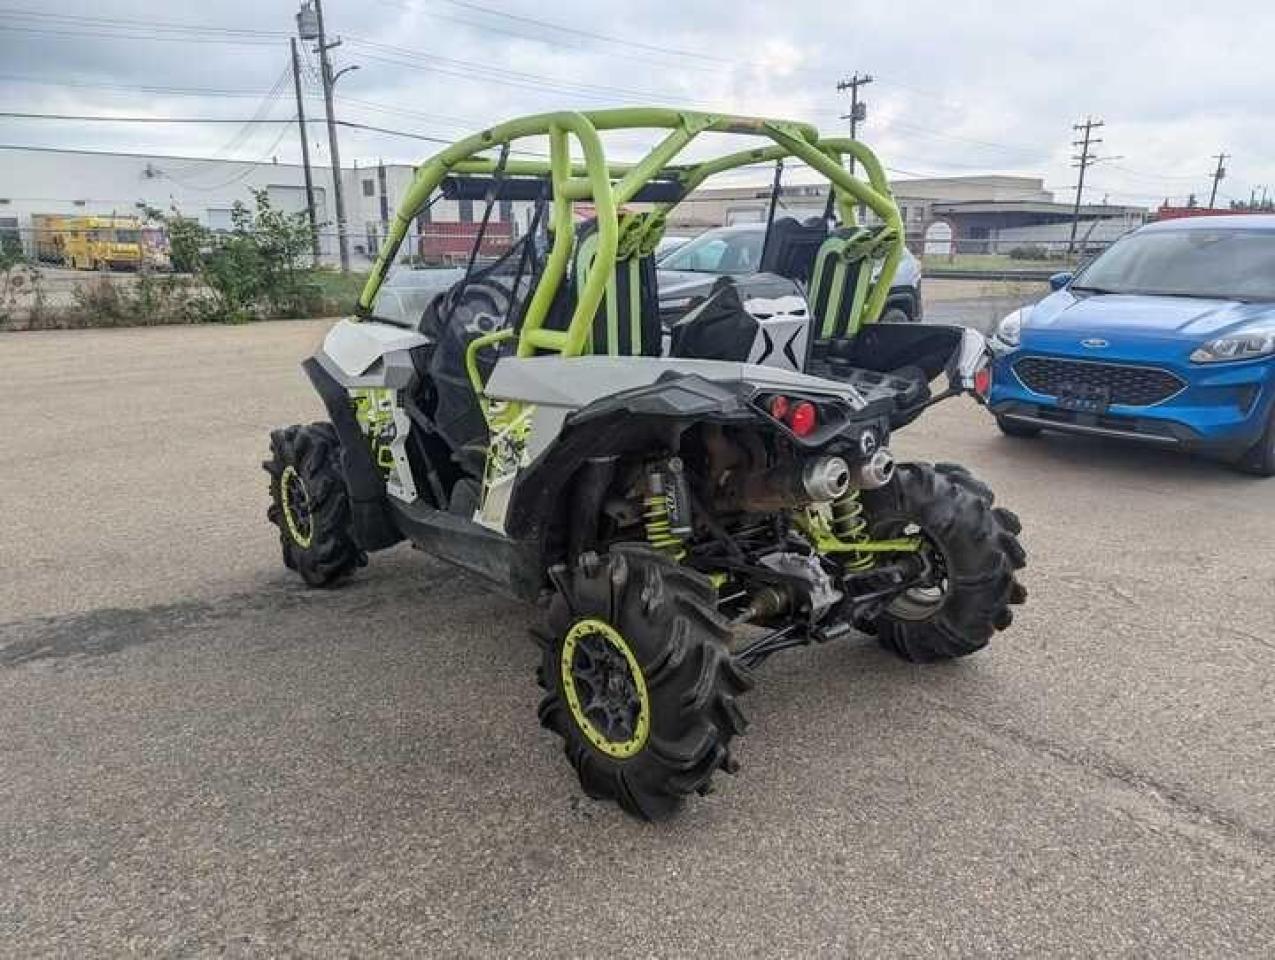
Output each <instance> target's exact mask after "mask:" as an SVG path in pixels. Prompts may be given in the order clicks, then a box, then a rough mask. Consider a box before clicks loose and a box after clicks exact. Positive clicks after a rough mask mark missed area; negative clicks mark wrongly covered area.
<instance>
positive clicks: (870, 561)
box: [832, 490, 876, 573]
mask: <svg viewBox="0 0 1275 960" xmlns="http://www.w3.org/2000/svg"><path fill="white" fill-rule="evenodd" d="M832 532H833V533H834V534H836V537H837V539H838V540H840V541H841V542H842V543H847V544H854V543H863V542H865V541H867V540H870V539H871V537H869V536H868V521H867V518H866V517H864V515H863V500H861V499H860V497H859V491H858V490H851V491H850V492H849V493H847V494H845V495H844V496H842V497H840V498H839V499H837V500H834V501H833V502H832ZM875 564H876V558H875V557H874V556H873V555H872V554H870V553H850V554H847V555H846V559H845V568H846V570H847V571H849V572H851V573H862V572H863V571H865V570H871V569H872V567H873V566H875Z"/></svg>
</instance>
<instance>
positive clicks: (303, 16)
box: [297, 0, 354, 273]
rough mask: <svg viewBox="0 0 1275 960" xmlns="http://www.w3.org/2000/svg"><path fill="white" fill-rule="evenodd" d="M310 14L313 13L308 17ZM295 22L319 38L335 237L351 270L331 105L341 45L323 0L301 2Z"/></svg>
mask: <svg viewBox="0 0 1275 960" xmlns="http://www.w3.org/2000/svg"><path fill="white" fill-rule="evenodd" d="M311 14H313V17H312V18H311V16H310V15H311ZM297 26H298V27H299V28H300V32H301V39H302V40H316V41H318V51H319V72H320V73H321V74H322V79H323V104H324V106H325V107H326V109H327V114H328V144H329V149H330V150H331V153H332V198H333V200H334V201H335V202H336V240H337V247H338V249H339V250H340V254H341V272H342V273H349V272H350V241H349V238H348V237H347V236H346V233H345V228H346V223H345V191H344V189H343V188H342V186H341V150H340V147H339V146H338V145H337V139H336V112H335V109H334V107H333V105H332V89H333V87H335V86H336V81H337V77H339V76H340V75H341V74H342V73H345V71H346V70H352V69H354V68H353V67H346V68H345V70H341V71H340V72H339V73H336V74H334V73H333V72H332V61H331V60H330V59H329V58H328V51H329V50H330V49H332V48H333V47H339V46H340V45H341V41H340V40H334V41H333V42H332V43H328V38H327V32H326V31H325V30H324V27H323V0H306V2H304V3H302V4H301V12H300V13H298V14H297Z"/></svg>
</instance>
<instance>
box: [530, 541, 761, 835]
mask: <svg viewBox="0 0 1275 960" xmlns="http://www.w3.org/2000/svg"><path fill="white" fill-rule="evenodd" d="M553 576H554V580H555V583H556V585H557V587H558V591H557V594H556V595H555V596H554V598H553V601H552V604H551V606H550V610H549V631H548V636H546V637H544V638H543V640H544V655H543V659H542V662H541V665H540V668H539V671H538V674H537V679H538V680H539V683H540V685H541V687H543V688H544V689H545V691H546V693H545V696H544V699H543V700H542V701H541V704H540V722H541V724H542V725H543V726H545V727H546V728H547V729H549V730H552V731H553V732H554V733H556V734H557V735H558V736H560V737H562V740H563V749H564V751H565V753H566V756H567V759H568V760H569V761H570V763H571V765H572V767H574V768H575V771H576V774H577V775H578V776H579V778H580V785H581V786H582V787H583V788H584V792H585V793H586V794H588V795H589V796H590V797H593V798H595V799H601V800H612V801H614V802H615V803H617V804H619V806H620V807H621V808H622V809H623V810H624V811H625V812H626V813H628V814H631V815H632V816H634V817H637V818H639V819H642V820H662V819H665V818H667V817H669V816H671V815H672V814H673V813H674V812H675V811H676V810H677V809H678V808H679V807H680V806H681V804H682V801H683V798H685V797H686V796H688V795H689V794H691V793H695V792H699V793H706V792H708V789H709V782H710V780H711V779H712V776H713V774H714V773H715V772H717V770H719V769H723V770H726V771H727V772H730V773H733V772H734V770H735V764H734V761H733V760H732V758H731V754H730V744H731V740H732V738H733V737H735V736H738V735H739V734H742V733H743V732H744V729H745V727H746V726H747V721H746V720H745V718H744V715H743V714H742V713H741V712H740V709H739V706H738V705H737V703H736V701H737V699H738V697H739V696H740V695H741V694H743V693H744V692H745V691H746V690H748V689H749V688H750V687H751V686H752V681H751V680H750V679H749V676H748V674H747V671H746V670H745V669H744V668H743V667H742V666H740V665H739V664H737V663H736V662H735V660H734V659H733V657H732V656H731V654H730V652H729V649H728V642H729V639H730V635H731V634H730V628H729V626H728V624H727V623H726V621H725V620H723V619H722V618H721V617H720V616H718V614H717V595H716V591H715V590H714V588H713V586H712V584H711V583H710V582H709V581H708V579H707V578H706V577H704V576H702V575H701V574H698V573H695V572H693V571H690V570H686V569H684V568H682V567H679V566H678V565H677V564H676V563H674V562H673V561H671V560H670V559H668V558H667V557H665V556H664V555H662V554H659V553H656V552H655V551H653V550H651V549H649V548H647V547H641V546H627V545H626V546H618V547H614V548H612V550H611V552H610V553H609V554H608V555H606V556H605V557H599V556H598V555H597V554H594V553H588V554H585V555H584V556H582V557H581V558H580V561H579V562H578V563H577V564H576V566H575V567H574V568H567V567H559V568H555V570H554V571H553ZM598 624H604V625H606V627H607V628H609V629H607V630H604V629H603V628H602V627H600V626H598ZM582 631H583V632H585V633H588V632H590V631H592V632H593V633H594V636H593V637H592V638H591V642H593V643H594V645H595V646H597V645H598V644H599V643H600V641H599V639H598V636H599V635H600V634H605V635H606V637H608V638H610V639H608V641H607V642H608V643H610V644H611V648H612V650H619V651H620V653H621V654H623V649H621V648H627V650H628V651H629V653H631V656H632V660H631V661H629V662H631V663H633V664H635V665H636V666H637V667H638V669H639V671H640V675H641V676H640V679H638V678H634V687H635V688H639V689H640V693H639V694H635V696H634V698H633V700H634V702H637V703H638V709H637V711H636V717H637V720H636V721H635V722H633V723H632V724H631V726H630V727H629V728H626V733H627V729H632V730H633V731H634V732H633V735H632V736H627V737H626V738H624V739H616V740H611V739H608V738H607V737H605V736H603V735H602V730H601V726H600V724H601V722H600V721H598V722H595V719H593V718H594V717H595V715H594V714H592V713H590V711H589V710H588V704H587V703H585V701H586V700H589V699H590V691H591V690H592V687H590V686H589V685H588V684H587V683H586V682H585V681H584V680H583V679H581V680H580V681H578V682H577V680H576V678H575V673H573V671H577V672H578V671H579V670H580V661H579V660H578V659H577V657H578V656H579V654H578V652H573V650H574V649H575V648H574V647H573V646H572V640H571V639H570V638H572V637H576V638H578V637H579V636H580V635H581V632H582ZM616 638H618V643H617V642H616ZM612 659H613V660H614V661H615V662H616V663H620V664H621V666H622V665H623V663H624V661H621V660H620V659H619V657H618V656H614V655H613V656H612ZM564 664H565V669H564ZM590 682H592V681H590ZM568 687H570V689H568ZM573 701H574V702H573ZM642 709H645V720H644V721H642V720H641V717H642V713H641V710H642ZM608 729H609V728H608Z"/></svg>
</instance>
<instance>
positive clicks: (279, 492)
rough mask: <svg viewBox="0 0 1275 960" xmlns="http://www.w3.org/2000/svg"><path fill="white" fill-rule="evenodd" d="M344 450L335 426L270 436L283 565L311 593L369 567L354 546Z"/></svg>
mask: <svg viewBox="0 0 1275 960" xmlns="http://www.w3.org/2000/svg"><path fill="white" fill-rule="evenodd" d="M340 458H341V444H340V441H339V440H338V439H337V434H336V430H335V428H334V427H333V426H332V424H330V423H312V424H310V425H309V426H292V427H284V428H283V429H280V430H275V431H273V432H272V433H271V434H270V459H268V460H266V461H264V462H263V463H262V466H263V467H264V468H265V470H266V472H267V473H268V474H270V507H269V509H268V510H267V511H266V518H267V519H268V520H269V521H270V522H271V523H273V524H274V525H275V526H276V527H278V528H279V543H280V547H281V548H282V550H283V562H284V564H285V565H286V566H287V567H288V568H289V569H291V570H295V571H296V572H297V573H299V574H300V575H301V578H302V579H303V580H305V582H306V583H308V584H309V585H310V586H312V587H329V586H333V585H334V584H337V583H340V582H341V581H342V580H344V579H345V578H347V577H348V576H350V574H352V573H353V572H354V571H355V570H356V569H357V568H359V567H361V566H364V565H366V563H367V554H366V553H365V552H364V551H363V550H361V549H359V547H358V545H357V544H356V543H355V542H354V538H353V535H352V533H351V524H350V501H349V494H348V493H347V491H346V486H345V478H344V477H343V476H342V474H341V464H340Z"/></svg>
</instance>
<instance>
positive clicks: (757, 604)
mask: <svg viewBox="0 0 1275 960" xmlns="http://www.w3.org/2000/svg"><path fill="white" fill-rule="evenodd" d="M791 608H792V591H790V590H786V589H784V588H782V587H771V586H767V587H762V588H761V589H760V590H758V591H757V592H756V593H754V594H753V595H752V597H750V598H749V601H748V606H746V607H745V608H744V609H743V610H741V611H740V612H739V613H738V614H737V615H736V616H734V617H732V618H731V622H732V623H756V622H761V621H766V620H770V619H772V618H774V617H780V616H783V615H784V614H786V613H787V612H788V611H789V610H790V609H791Z"/></svg>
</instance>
